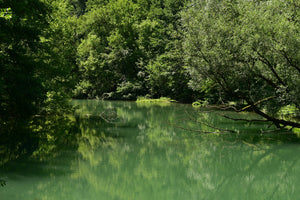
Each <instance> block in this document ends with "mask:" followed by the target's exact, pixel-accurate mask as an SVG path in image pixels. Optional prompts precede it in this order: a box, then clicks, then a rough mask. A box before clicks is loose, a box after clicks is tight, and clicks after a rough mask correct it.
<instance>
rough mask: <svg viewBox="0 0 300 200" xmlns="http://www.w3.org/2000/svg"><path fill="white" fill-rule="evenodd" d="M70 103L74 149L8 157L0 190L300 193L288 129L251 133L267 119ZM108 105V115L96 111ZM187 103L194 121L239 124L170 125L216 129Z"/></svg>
mask: <svg viewBox="0 0 300 200" xmlns="http://www.w3.org/2000/svg"><path fill="white" fill-rule="evenodd" d="M74 104H76V105H79V109H78V112H77V113H76V124H77V125H76V127H78V128H77V129H74V130H77V134H75V135H76V139H74V142H76V145H77V146H76V148H75V149H76V151H73V150H72V148H71V149H69V150H66V149H65V150H63V151H60V152H59V153H57V154H56V156H55V157H54V158H52V159H48V160H46V161H43V162H40V161H33V160H20V161H15V162H13V163H10V164H9V165H7V168H6V171H5V173H6V176H7V177H8V184H7V185H6V186H5V187H3V188H2V189H0V197H3V198H4V199H108V200H109V199H151V200H152V199H197V200H198V199H283V198H284V199H297V197H298V196H299V195H300V191H298V190H297V188H296V186H297V185H299V183H300V181H299V180H298V178H297V177H298V176H299V175H300V163H299V162H298V161H299V159H298V154H299V150H300V146H299V143H298V142H297V139H296V138H294V137H293V136H289V135H284V136H282V135H279V136H272V135H270V134H269V135H266V136H261V135H260V134H254V133H255V131H256V132H257V133H260V130H261V129H263V130H265V129H267V128H268V124H262V123H257V124H249V123H241V122H239V123H237V124H232V123H230V122H229V120H228V119H224V118H222V117H220V116H215V115H213V113H210V112H200V113H199V112H198V111H195V110H193V108H192V107H191V106H188V105H170V106H165V107H160V106H159V105H154V106H149V105H147V106H141V105H136V104H135V103H128V102H127V103H126V102H99V101H74ZM105 110H106V111H107V112H108V111H111V113H112V114H111V116H113V117H110V114H109V113H106V115H101V114H102V113H103V112H104V111H105ZM186 111H187V112H188V113H189V114H192V115H193V116H194V118H196V119H197V120H198V121H201V122H205V123H210V124H213V125H214V126H217V125H218V127H222V128H224V129H226V128H227V129H229V128H230V129H235V130H240V131H239V132H238V133H237V134H232V133H226V134H222V133H219V134H218V133H216V134H199V133H197V132H190V131H185V130H183V129H178V128H176V127H173V126H170V125H169V123H170V122H172V123H173V122H176V123H177V124H180V126H184V127H185V128H189V129H201V130H207V131H215V129H213V128H211V127H208V126H205V125H203V124H199V123H197V122H195V121H194V122H193V121H191V120H186V119H187V118H188V117H187V113H186ZM115 114H117V116H114V115H115ZM108 119H114V120H108ZM245 132H247V134H245ZM249 133H252V134H249ZM30 169H32V170H30ZM16 191H18V192H16Z"/></svg>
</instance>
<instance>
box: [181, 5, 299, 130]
mask: <svg viewBox="0 0 300 200" xmlns="http://www.w3.org/2000/svg"><path fill="white" fill-rule="evenodd" d="M299 7H300V4H299V2H297V1H293V0H286V1H272V0H270V1H234V0H226V1H218V0H214V1H195V2H194V3H193V4H192V5H191V7H189V8H188V9H187V10H186V11H185V12H184V14H183V19H184V20H183V21H184V29H185V36H186V37H185V48H184V49H185V50H186V51H185V52H186V55H187V58H186V60H187V62H188V66H189V71H190V73H191V76H192V82H191V83H192V84H191V85H193V87H194V88H195V89H201V88H202V87H203V85H207V83H213V84H214V86H215V87H217V89H218V90H219V91H220V94H221V97H222V99H223V100H224V101H228V100H233V101H238V102H240V103H241V104H244V105H247V104H248V105H249V106H248V107H247V108H249V109H252V110H254V111H255V112H256V113H258V114H260V115H262V116H263V117H265V118H267V119H268V120H271V121H273V122H274V123H275V124H276V125H277V126H279V125H280V124H283V125H291V126H297V127H299V126H300V125H299V123H293V122H287V121H285V120H283V119H280V116H278V112H279V110H280V109H281V108H282V107H284V106H287V105H292V106H294V107H295V108H296V109H295V110H294V111H295V112H294V113H297V114H298V115H299V110H300V107H299V102H300V87H299V86H300V82H299V81H300V68H299V63H300V48H299V46H300V40H299V39H300V38H299V33H300V24H299V20H300V15H299V14H300V10H299ZM278 117H279V118H278ZM288 120H292V119H291V118H289V119H288Z"/></svg>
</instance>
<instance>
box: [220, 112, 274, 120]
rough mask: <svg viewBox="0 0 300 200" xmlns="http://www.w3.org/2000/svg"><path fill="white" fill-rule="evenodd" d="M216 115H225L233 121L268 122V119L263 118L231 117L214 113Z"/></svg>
mask: <svg viewBox="0 0 300 200" xmlns="http://www.w3.org/2000/svg"><path fill="white" fill-rule="evenodd" d="M216 114H217V115H220V116H222V117H225V118H227V119H231V120H234V121H246V122H269V120H265V119H242V118H233V117H229V116H227V115H223V114H220V113H216Z"/></svg>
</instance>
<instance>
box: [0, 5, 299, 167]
mask: <svg viewBox="0 0 300 200" xmlns="http://www.w3.org/2000/svg"><path fill="white" fill-rule="evenodd" d="M140 97H144V98H147V99H157V98H160V97H167V98H170V99H172V100H175V101H177V102H181V103H190V104H191V103H193V102H197V105H198V104H199V105H201V106H214V107H217V108H219V109H223V110H234V111H237V112H242V111H250V112H255V113H256V114H258V115H260V116H261V117H262V118H263V119H264V120H266V121H270V122H272V124H274V125H275V126H276V127H277V128H288V129H296V128H300V121H299V120H300V1H296V0H253V1H244V0H52V1H50V0H22V1H20V0H0V147H1V149H0V154H2V155H4V154H5V155H10V157H11V156H13V155H14V152H15V151H20V149H24V150H23V153H26V152H30V151H33V149H35V148H36V147H38V146H39V145H38V144H39V143H40V141H41V140H42V141H43V140H45V141H48V142H49V141H50V140H49V137H54V138H58V139H57V140H63V138H61V137H60V136H59V133H50V136H49V133H46V132H47V130H50V128H51V126H59V124H60V123H62V122H64V123H71V122H70V119H69V118H68V117H67V116H68V114H69V113H72V112H73V111H74V109H75V108H74V107H72V106H71V105H70V101H71V99H99V100H126V101H136V100H137V99H138V98H140ZM49 121H51V123H49ZM16 127H18V130H17V131H16ZM20 127H22V128H20ZM20 130H22V131H20ZM24 130H25V132H24ZM51 134H52V135H51ZM68 137H72V136H70V135H69V136H68ZM12 138H13V139H12ZM47 138H48V139H47ZM32 140H34V141H35V146H34V145H33V146H32ZM20 141H22V142H20ZM4 146H5V147H8V146H9V149H10V150H9V153H7V151H8V150H7V151H6V150H4ZM2 147H3V148H2ZM25 149H26V150H25ZM45 151H46V150H45ZM8 157H9V156H8ZM8 157H7V160H8V159H9V158H8ZM2 162H4V163H5V162H6V161H2Z"/></svg>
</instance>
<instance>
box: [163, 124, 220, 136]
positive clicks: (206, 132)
mask: <svg viewBox="0 0 300 200" xmlns="http://www.w3.org/2000/svg"><path fill="white" fill-rule="evenodd" d="M168 124H169V125H171V126H174V127H176V128H180V129H182V130H186V131H192V132H198V133H205V134H210V133H225V132H216V131H202V130H195V129H189V128H184V127H182V126H179V125H177V124H173V123H168Z"/></svg>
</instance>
